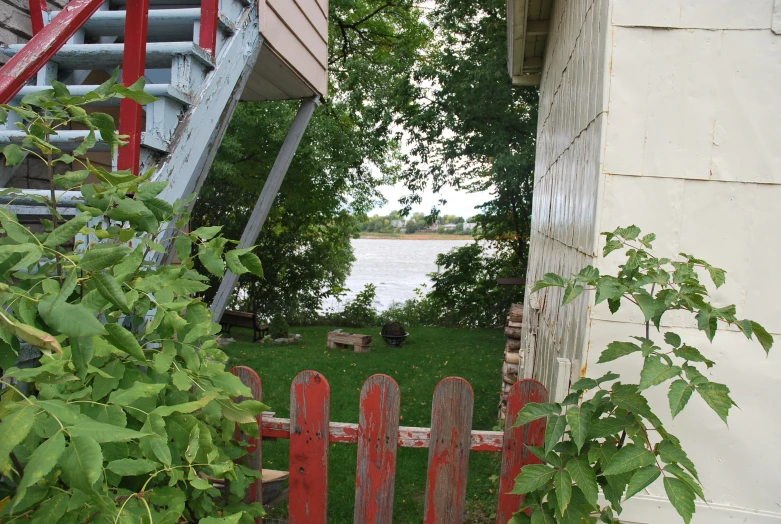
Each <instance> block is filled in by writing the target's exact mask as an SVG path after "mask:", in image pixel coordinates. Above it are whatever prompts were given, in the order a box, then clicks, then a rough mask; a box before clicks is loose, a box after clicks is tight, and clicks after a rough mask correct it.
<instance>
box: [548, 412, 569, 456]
mask: <svg viewBox="0 0 781 524" xmlns="http://www.w3.org/2000/svg"><path fill="white" fill-rule="evenodd" d="M566 429H567V418H566V417H564V416H560V415H551V416H550V417H549V418H548V426H547V428H546V429H545V453H546V454H547V453H550V452H551V450H552V449H553V447H554V446H555V445H556V444H557V443H558V442H559V441H560V440H561V437H562V436H563V435H564V431H565V430H566Z"/></svg>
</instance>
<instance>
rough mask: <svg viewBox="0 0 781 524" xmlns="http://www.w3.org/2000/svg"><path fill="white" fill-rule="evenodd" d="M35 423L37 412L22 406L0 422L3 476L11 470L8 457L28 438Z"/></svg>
mask: <svg viewBox="0 0 781 524" xmlns="http://www.w3.org/2000/svg"><path fill="white" fill-rule="evenodd" d="M34 423H35V410H34V409H33V407H32V406H22V407H21V408H19V409H17V410H16V411H13V412H12V413H11V414H10V415H6V416H5V417H4V418H3V421H2V422H0V469H1V470H2V472H3V474H5V475H7V474H8V472H9V471H10V470H11V465H10V464H9V463H8V457H10V456H11V452H12V451H13V450H14V448H15V447H16V446H18V445H19V444H20V443H21V442H22V441H23V440H24V439H25V438H27V435H28V434H29V433H30V429H31V428H32V427H33V424H34Z"/></svg>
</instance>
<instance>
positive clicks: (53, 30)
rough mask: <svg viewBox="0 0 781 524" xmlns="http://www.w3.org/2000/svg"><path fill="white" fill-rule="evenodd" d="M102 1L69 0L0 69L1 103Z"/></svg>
mask: <svg viewBox="0 0 781 524" xmlns="http://www.w3.org/2000/svg"><path fill="white" fill-rule="evenodd" d="M105 1H106V0H71V2H70V3H68V8H67V9H63V10H62V11H60V13H59V14H58V15H57V16H55V17H54V19H53V20H52V21H51V23H50V24H48V25H47V26H45V27H43V28H42V29H41V30H40V31H39V32H38V33H37V34H36V35H35V36H33V37H32V39H31V40H30V41H29V42H28V43H27V45H26V46H24V49H22V50H21V51H19V53H17V54H16V55H14V56H13V57H12V58H11V59H10V60H9V61H8V62H7V63H6V64H5V65H4V66H3V67H2V68H0V104H7V103H8V102H10V101H11V100H12V99H13V97H14V96H16V94H17V93H18V92H19V91H20V90H21V89H22V87H24V85H25V84H26V83H27V82H28V81H29V80H30V79H31V78H33V77H34V76H35V75H36V73H38V71H40V70H41V68H42V67H43V66H44V65H46V63H47V62H48V61H49V60H50V59H51V58H52V57H53V56H54V55H55V53H57V51H59V50H60V48H61V47H62V46H64V45H65V43H66V42H67V41H68V39H69V38H70V37H72V36H73V35H74V34H75V33H76V31H78V30H79V29H81V27H82V26H83V25H84V24H85V23H86V22H87V20H89V18H90V17H91V16H92V14H93V13H94V12H95V11H97V10H98V8H100V6H101V5H103V2H105ZM41 23H43V22H41Z"/></svg>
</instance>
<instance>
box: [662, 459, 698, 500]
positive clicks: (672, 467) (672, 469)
mask: <svg viewBox="0 0 781 524" xmlns="http://www.w3.org/2000/svg"><path fill="white" fill-rule="evenodd" d="M664 470H665V471H667V472H668V473H672V474H673V475H675V476H676V477H678V478H679V479H681V480H682V481H684V482H685V483H686V484H688V485H689V487H690V488H691V489H692V491H694V493H695V494H696V495H697V496H698V497H700V499H702V501H703V502H707V501H706V500H705V493H703V491H702V487H701V486H700V485H699V484H698V483H697V481H696V480H694V479H693V478H692V476H691V475H689V474H688V473H686V472H685V471H684V470H683V469H682V468H681V467H680V466H678V465H677V464H667V465H666V466H665V467H664Z"/></svg>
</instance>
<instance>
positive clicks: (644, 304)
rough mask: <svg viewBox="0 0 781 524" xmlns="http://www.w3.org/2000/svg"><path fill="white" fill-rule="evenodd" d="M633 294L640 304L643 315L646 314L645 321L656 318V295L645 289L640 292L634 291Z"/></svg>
mask: <svg viewBox="0 0 781 524" xmlns="http://www.w3.org/2000/svg"><path fill="white" fill-rule="evenodd" d="M632 296H633V297H634V299H635V301H636V302H637V305H638V306H640V309H641V310H642V311H643V315H645V321H646V322H648V321H649V320H651V319H652V318H654V315H655V314H656V307H657V304H656V300H654V297H652V296H651V294H650V293H648V292H647V291H644V290H643V291H641V292H638V293H633V294H632Z"/></svg>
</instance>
